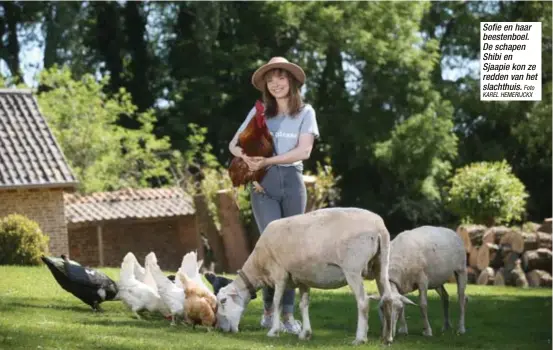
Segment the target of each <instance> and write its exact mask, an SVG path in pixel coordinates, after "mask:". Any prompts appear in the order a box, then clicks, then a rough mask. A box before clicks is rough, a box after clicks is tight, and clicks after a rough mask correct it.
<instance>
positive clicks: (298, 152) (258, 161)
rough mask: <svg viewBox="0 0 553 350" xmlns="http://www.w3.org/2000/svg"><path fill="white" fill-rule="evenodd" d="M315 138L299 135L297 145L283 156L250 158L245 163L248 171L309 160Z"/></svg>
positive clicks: (308, 135) (310, 135)
mask: <svg viewBox="0 0 553 350" xmlns="http://www.w3.org/2000/svg"><path fill="white" fill-rule="evenodd" d="M314 140H315V136H314V135H313V134H310V133H309V134H308V133H305V134H301V135H300V137H299V141H298V145H297V146H296V147H295V148H294V149H292V150H290V151H288V152H286V153H283V154H279V155H277V156H272V157H268V158H265V157H251V158H250V159H249V160H248V161H246V163H247V164H248V166H249V167H250V170H252V171H256V170H259V169H261V168H264V167H266V166H269V165H277V164H291V163H294V162H297V161H299V160H306V159H309V157H310V156H311V150H312V149H313V142H314Z"/></svg>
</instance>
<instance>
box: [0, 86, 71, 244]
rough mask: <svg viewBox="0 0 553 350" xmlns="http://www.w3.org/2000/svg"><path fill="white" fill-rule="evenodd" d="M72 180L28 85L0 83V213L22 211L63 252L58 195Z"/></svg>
mask: <svg viewBox="0 0 553 350" xmlns="http://www.w3.org/2000/svg"><path fill="white" fill-rule="evenodd" d="M77 184H78V182H77V179H76V178H75V176H74V174H73V172H72V171H71V169H70V167H69V165H68V163H67V161H66V159H65V157H64V155H63V152H62V150H61V148H60V146H59V144H58V143H57V141H56V139H55V137H54V135H53V134H52V131H51V129H50V128H49V126H48V124H47V122H46V120H45V119H44V116H43V115H42V114H41V112H40V110H39V106H38V103H37V101H36V99H35V97H34V96H33V95H32V93H31V91H30V90H22V89H0V217H4V216H6V215H9V214H14V213H16V214H21V215H25V216H26V217H28V218H29V219H31V220H34V221H36V222H37V223H38V224H39V226H40V228H41V230H42V232H43V233H45V234H46V235H48V236H49V237H50V243H49V250H50V253H51V254H52V255H60V254H62V253H67V251H68V250H69V244H68V239H67V226H66V222H65V214H64V198H63V196H64V192H66V191H68V192H73V191H75V189H76V186H77Z"/></svg>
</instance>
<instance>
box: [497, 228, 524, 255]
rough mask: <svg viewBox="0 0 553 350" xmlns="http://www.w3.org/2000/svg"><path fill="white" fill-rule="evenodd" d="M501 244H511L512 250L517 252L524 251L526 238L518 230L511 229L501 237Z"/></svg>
mask: <svg viewBox="0 0 553 350" xmlns="http://www.w3.org/2000/svg"><path fill="white" fill-rule="evenodd" d="M499 244H500V245H510V246H511V250H512V251H513V252H515V253H519V254H520V253H522V252H524V238H523V237H522V234H521V233H520V232H518V231H514V230H511V231H509V232H507V233H506V234H504V235H503V237H501V239H500V240H499Z"/></svg>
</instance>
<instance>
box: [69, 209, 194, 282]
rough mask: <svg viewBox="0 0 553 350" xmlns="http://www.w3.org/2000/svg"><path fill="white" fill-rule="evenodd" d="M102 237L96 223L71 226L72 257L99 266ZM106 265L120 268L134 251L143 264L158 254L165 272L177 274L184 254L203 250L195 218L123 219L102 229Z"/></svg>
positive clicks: (105, 225) (80, 261) (105, 224)
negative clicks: (99, 242) (126, 256)
mask: <svg viewBox="0 0 553 350" xmlns="http://www.w3.org/2000/svg"><path fill="white" fill-rule="evenodd" d="M97 237H98V234H97V226H96V225H95V224H91V225H87V226H82V225H80V226H73V225H71V224H70V225H69V245H70V247H71V257H72V258H73V259H75V260H76V261H78V262H79V263H81V264H83V265H88V266H98V265H99V263H100V261H99V255H98V238H97ZM102 241H103V246H104V266H111V267H120V266H121V262H122V260H123V257H124V256H125V254H127V252H129V251H131V252H133V253H134V255H136V257H137V258H138V260H139V262H140V264H142V265H143V264H144V258H145V256H146V254H148V253H149V252H151V251H153V252H154V253H156V256H157V258H158V263H159V265H160V267H161V268H162V269H164V270H171V271H175V270H177V269H178V267H179V266H180V264H181V260H182V257H183V255H184V254H186V253H187V252H189V251H191V250H198V251H199V249H200V242H199V240H198V239H197V238H196V223H195V217H194V216H193V215H188V216H183V217H180V218H169V219H157V220H152V219H150V220H120V221H114V222H110V223H104V224H103V226H102Z"/></svg>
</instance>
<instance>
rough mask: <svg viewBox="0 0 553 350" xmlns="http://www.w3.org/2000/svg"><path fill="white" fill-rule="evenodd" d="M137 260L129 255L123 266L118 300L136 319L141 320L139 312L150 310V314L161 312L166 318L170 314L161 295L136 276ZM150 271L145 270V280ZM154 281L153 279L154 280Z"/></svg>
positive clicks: (118, 283) (118, 284)
mask: <svg viewBox="0 0 553 350" xmlns="http://www.w3.org/2000/svg"><path fill="white" fill-rule="evenodd" d="M135 263H136V258H135V257H134V255H129V254H127V255H126V256H125V258H124V259H123V263H122V264H121V271H120V274H119V281H118V282H117V287H118V290H119V292H118V294H117V296H118V298H119V299H121V301H123V303H124V304H125V305H127V306H128V307H129V308H130V309H131V310H132V312H133V313H134V315H135V316H136V318H138V319H140V315H139V314H138V311H141V310H144V309H146V310H148V311H150V312H156V311H159V312H161V313H162V314H163V315H164V316H167V315H168V314H169V312H168V310H167V308H166V307H165V304H164V303H163V301H162V300H161V297H160V296H159V293H158V292H157V290H156V289H155V284H154V287H152V286H151V285H148V284H146V283H144V282H142V281H139V280H138V279H137V278H136V277H135V275H134V271H135V266H136V264H135ZM148 274H150V272H149V270H148V269H147V268H146V269H145V279H146V280H147V279H148ZM150 278H151V276H150ZM152 281H153V278H152Z"/></svg>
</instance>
